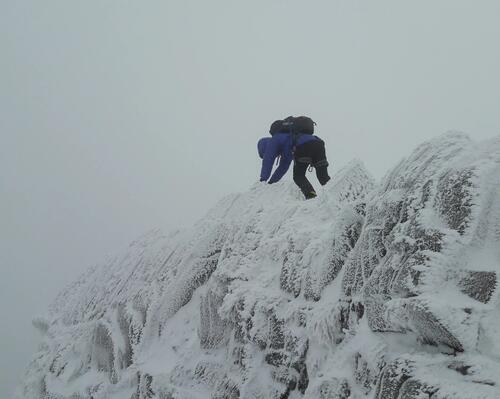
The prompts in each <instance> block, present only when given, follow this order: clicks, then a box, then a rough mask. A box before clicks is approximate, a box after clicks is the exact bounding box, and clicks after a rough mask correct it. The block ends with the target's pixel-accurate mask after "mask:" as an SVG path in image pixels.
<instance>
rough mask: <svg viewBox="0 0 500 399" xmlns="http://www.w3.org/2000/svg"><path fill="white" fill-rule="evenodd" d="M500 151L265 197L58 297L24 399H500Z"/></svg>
mask: <svg viewBox="0 0 500 399" xmlns="http://www.w3.org/2000/svg"><path fill="white" fill-rule="evenodd" d="M499 183H500V138H497V139H495V140H490V141H488V142H482V143H475V142H473V141H471V140H470V139H469V138H468V137H467V136H465V135H463V134H460V133H448V134H446V135H443V136H441V137H439V138H437V139H435V140H433V141H431V142H428V143H424V144H423V145H421V146H420V147H418V148H417V149H416V150H415V151H414V152H413V153H412V154H411V155H410V156H409V157H408V158H407V159H405V160H404V161H402V162H401V163H400V164H399V165H398V166H396V167H395V168H394V169H393V170H392V171H391V172H390V173H388V174H387V176H386V177H385V178H384V180H383V181H382V182H381V183H380V184H379V185H375V183H374V181H373V179H372V178H371V177H370V175H369V173H367V172H366V171H365V169H364V167H363V166H362V164H361V163H360V162H353V163H351V164H350V165H348V166H347V167H345V168H344V169H343V170H342V171H340V172H339V173H338V174H337V175H336V176H335V177H334V178H333V180H332V181H331V182H330V183H329V184H328V185H327V186H326V187H325V189H324V191H322V192H321V193H320V196H319V197H318V198H316V199H314V200H309V201H303V200H302V198H301V194H300V192H299V191H298V190H297V188H296V187H295V186H294V185H293V184H290V183H278V184H274V185H265V184H256V185H254V186H253V187H252V188H251V189H250V190H249V191H248V192H246V193H242V194H237V195H231V196H228V197H226V198H224V199H223V200H222V201H220V202H219V203H218V204H217V205H216V206H215V207H214V208H213V209H212V210H211V211H210V212H209V213H208V214H207V216H206V217H205V218H203V219H202V220H201V221H200V222H198V223H197V224H196V225H195V226H193V228H191V229H188V230H185V231H180V232H176V233H172V234H169V235H165V234H163V233H161V232H159V231H154V232H151V233H149V234H147V235H145V236H144V237H141V238H140V239H138V240H137V241H136V242H134V243H132V244H131V245H130V247H129V248H128V250H127V251H126V252H125V253H124V254H123V255H122V256H121V257H117V258H116V259H112V260H110V261H108V262H106V263H104V264H103V265H102V266H101V267H97V268H94V269H91V270H89V271H88V272H87V273H86V274H84V275H83V276H82V277H81V278H80V279H79V280H78V281H76V282H75V283H74V284H73V285H71V286H70V287H68V288H67V289H66V290H65V291H63V292H62V293H61V294H60V295H59V297H58V298H57V300H56V301H55V303H54V304H53V306H52V307H51V309H50V314H49V316H48V317H47V318H46V319H38V320H36V321H35V322H34V324H35V326H36V327H37V328H38V329H39V330H40V331H42V332H43V334H44V339H43V343H42V345H41V348H40V351H39V353H37V354H36V356H35V357H34V360H33V361H32V363H31V364H30V366H29V368H28V371H27V373H26V378H25V382H24V386H23V394H22V396H21V397H22V398H24V399H35V398H36V399H40V398H43V399H70V398H71V399H90V398H92V399H102V398H120V399H123V398H125V399H127V398H131V399H143V398H155V399H168V398H171V399H172V398H175V399H191V398H192V399H198V398H213V399H236V398H242V399H250V398H252V399H258V398H262V399H268V398H276V399H278V398H290V399H294V398H311V399H312V398H320V399H342V398H344V399H347V398H353V399H355V398H376V399H398V398H400V399H405V398H414V399H417V398H430V397H432V398H433V399H444V398H459V399H461V398H463V399H471V398H500V299H499V298H498V292H497V274H498V272H499V271H500V247H499V246H498V244H497V243H498V242H499V240H500V198H499V196H500V189H499V187H500V184H499Z"/></svg>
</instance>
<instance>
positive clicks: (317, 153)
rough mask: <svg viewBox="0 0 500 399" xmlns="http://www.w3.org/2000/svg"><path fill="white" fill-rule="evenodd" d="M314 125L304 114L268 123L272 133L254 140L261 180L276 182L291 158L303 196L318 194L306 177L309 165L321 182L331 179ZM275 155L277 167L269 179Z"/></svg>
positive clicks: (286, 168) (288, 165) (323, 144)
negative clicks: (257, 140) (315, 134)
mask: <svg viewBox="0 0 500 399" xmlns="http://www.w3.org/2000/svg"><path fill="white" fill-rule="evenodd" d="M314 125H315V123H314V122H313V120H312V119H311V118H308V117H306V116H299V117H296V118H295V117H292V116H289V117H288V118H285V119H283V120H277V121H274V122H273V123H272V124H271V128H270V130H269V133H270V134H271V136H272V137H271V138H269V137H266V138H262V139H260V140H259V142H258V144H257V148H258V152H259V156H260V157H261V158H262V168H261V173H260V181H261V182H263V181H267V182H268V183H269V184H272V183H276V182H278V181H279V180H280V179H281V178H282V177H283V176H284V175H285V174H286V172H287V171H288V168H289V167H290V164H291V162H292V159H293V160H294V165H293V181H294V182H295V184H297V186H298V187H299V188H300V190H301V191H302V193H303V194H304V196H305V198H306V199H311V198H314V197H316V196H317V194H316V191H315V190H314V187H313V186H312V184H311V182H310V181H309V180H308V179H307V177H306V172H307V169H308V167H309V165H311V166H312V167H314V168H315V169H316V176H317V178H318V181H319V183H320V184H321V185H322V186H324V185H325V184H326V183H327V182H328V181H329V180H330V176H329V175H328V161H327V159H326V152H325V143H324V141H323V140H321V139H320V138H319V137H317V136H314V135H313V133H314ZM277 158H279V161H278V167H277V168H276V170H275V172H274V173H273V175H272V176H271V178H270V179H269V176H270V175H271V171H272V168H273V164H274V161H275V160H276V159H277ZM268 179H269V180H268Z"/></svg>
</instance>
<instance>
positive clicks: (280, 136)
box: [257, 133, 319, 184]
mask: <svg viewBox="0 0 500 399" xmlns="http://www.w3.org/2000/svg"><path fill="white" fill-rule="evenodd" d="M311 140H319V139H318V137H316V136H312V135H309V134H301V135H299V136H298V137H297V143H296V145H297V146H299V145H302V144H304V143H307V142H308V141H311ZM292 147H293V139H292V135H291V134H290V133H277V134H275V135H274V136H273V137H265V138H262V139H260V140H259V142H258V144H257V149H258V151H259V156H260V157H261V158H262V169H261V171H260V181H267V179H269V176H271V172H272V170H273V164H274V161H275V160H276V158H277V157H280V161H279V165H278V167H277V168H276V170H275V171H274V173H273V175H272V177H271V178H270V179H269V181H268V183H270V184H271V183H276V182H278V181H279V180H280V179H281V178H282V177H283V176H284V175H285V173H286V172H287V171H288V168H289V167H290V163H291V162H292V159H293V152H292Z"/></svg>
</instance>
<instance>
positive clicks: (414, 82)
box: [0, 0, 500, 397]
mask: <svg viewBox="0 0 500 399" xmlns="http://www.w3.org/2000/svg"><path fill="white" fill-rule="evenodd" d="M1 4H2V12H1V14H0V48H1V49H2V52H1V54H0V87H1V90H0V137H1V141H0V143H1V144H0V196H1V202H0V223H1V229H0V267H1V272H2V273H1V278H0V284H1V287H0V312H1V324H2V329H1V331H0V347H1V353H2V357H1V359H0V369H1V372H0V387H1V388H0V396H1V397H9V395H10V394H11V392H12V391H13V389H14V387H15V386H16V385H17V384H18V383H19V381H20V380H21V379H22V372H23V370H24V368H25V367H26V366H27V365H28V362H29V360H30V358H31V357H32V356H33V355H34V353H35V351H36V348H37V345H38V344H39V341H40V339H39V336H38V335H37V333H36V331H35V330H34V329H33V328H32V326H31V319H32V318H33V317H35V316H37V315H38V314H43V313H45V312H47V311H48V306H49V304H50V302H51V301H52V300H53V299H54V297H55V296H56V295H57V293H58V292H59V291H60V290H61V289H62V288H63V287H64V286H65V285H66V284H68V283H69V282H71V281H72V280H74V279H75V278H76V277H77V276H78V275H79V274H80V273H82V272H83V271H85V269H86V268H87V267H89V266H92V265H95V264H98V263H102V262H104V261H105V259H106V257H108V256H112V254H114V253H119V252H120V250H121V249H123V248H124V247H126V246H127V245H128V243H129V242H130V241H132V240H133V239H135V238H136V237H137V236H139V235H141V234H143V233H144V232H146V231H148V230H150V229H152V228H158V227H159V228H162V229H164V230H166V231H168V230H174V229H178V228H182V227H184V226H189V225H191V224H192V223H193V222H195V221H196V220H197V219H199V218H200V217H202V216H203V215H204V214H205V212H207V210H208V209H209V208H210V207H211V206H213V205H214V204H215V202H216V201H217V200H218V199H220V198H222V197H223V196H224V195H226V194H230V193H233V192H237V191H244V190H246V189H248V187H249V186H251V185H252V184H253V183H254V182H256V181H258V177H259V171H260V160H259V159H258V157H257V152H256V142H257V140H258V139H259V138H260V137H262V136H266V135H267V134H268V129H269V125H270V124H271V122H272V121H273V120H275V119H279V118H283V117H286V116H288V115H309V116H311V117H312V118H313V119H314V120H315V121H316V122H317V135H318V136H320V137H321V138H322V139H324V140H325V142H326V147H327V155H328V158H329V161H330V164H331V170H332V172H335V171H336V170H338V169H339V168H341V167H342V166H344V165H345V164H346V163H347V162H349V161H350V160H351V159H353V158H359V159H361V160H362V161H363V162H364V163H365V166H366V167H367V169H368V170H369V171H370V172H371V173H372V174H373V175H374V176H375V177H376V178H378V179H380V178H382V177H383V175H384V174H385V173H386V172H387V171H388V170H389V168H391V167H393V166H395V164H396V163H397V162H398V161H399V160H400V159H402V158H403V157H404V156H406V155H407V154H409V152H410V151H411V150H412V149H413V148H414V147H415V146H416V145H418V144H419V143H421V142H422V141H424V140H426V139H429V138H432V137H435V136H436V135H439V134H442V133H444V132H446V131H448V130H460V131H464V132H466V133H468V134H470V135H471V136H472V137H473V138H474V139H477V140H480V139H484V138H488V137H492V136H494V135H498V134H499V133H500V114H499V112H498V110H499V106H500V104H499V98H500V97H499V94H498V93H499V92H500V78H499V72H498V71H500V54H499V51H498V39H499V38H500V25H499V24H498V15H499V12H500V3H498V2H496V1H481V2H470V1H466V0H441V1H439V2H436V1H429V0H424V1H419V2H413V3H408V2H398V1H385V0H384V1H378V2H368V1H350V2H348V1H314V2H305V1H298V0H292V1H284V0H283V1H263V0H258V1H252V2H235V1H221V0H217V1H211V2H202V1H191V0H189V1H149V2H147V3H146V2H138V1H136V2H134V1H118V0H110V1H106V2H100V1H80V2H67V1H62V0H61V1H44V2H36V1H29V0H27V1H22V2H21V1H9V0H7V1H4V2H2V3H1ZM285 178H286V179H291V177H290V175H287V176H286V177H285Z"/></svg>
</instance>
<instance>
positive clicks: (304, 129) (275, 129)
mask: <svg viewBox="0 0 500 399" xmlns="http://www.w3.org/2000/svg"><path fill="white" fill-rule="evenodd" d="M315 124H316V123H315V122H314V121H313V120H312V119H311V118H309V117H307V116H298V117H294V116H289V117H287V118H285V119H283V120H281V119H279V120H277V121H274V122H273V123H272V124H271V127H270V129H269V133H270V134H271V136H274V135H275V134H276V133H293V134H294V135H299V134H314V125H315Z"/></svg>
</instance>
